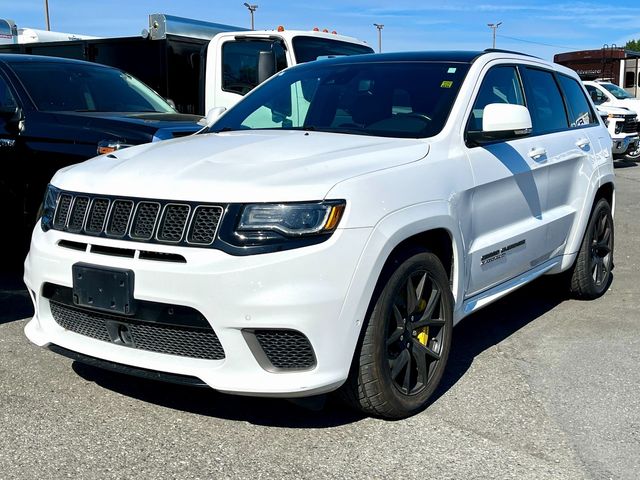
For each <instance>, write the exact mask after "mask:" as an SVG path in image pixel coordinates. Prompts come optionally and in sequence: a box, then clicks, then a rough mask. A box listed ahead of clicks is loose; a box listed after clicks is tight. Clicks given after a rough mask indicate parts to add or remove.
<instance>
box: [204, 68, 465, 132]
mask: <svg viewBox="0 0 640 480" xmlns="http://www.w3.org/2000/svg"><path fill="white" fill-rule="evenodd" d="M468 69H469V65H468V64H461V63H449V62H389V63H384V62H374V61H372V62H369V63H351V64H346V63H343V62H340V63H334V62H332V61H330V60H320V61H317V62H312V63H309V64H306V65H304V66H299V67H294V68H291V69H288V70H284V71H283V72H280V73H279V74H277V75H276V76H275V77H274V78H273V79H272V80H270V81H268V82H267V83H265V84H263V85H262V86H260V87H258V88H257V89H256V90H254V91H253V93H251V94H250V95H249V96H247V97H245V98H244V99H243V100H242V101H241V102H240V103H238V104H237V105H236V106H235V107H234V108H232V109H231V110H230V111H229V112H228V113H227V114H226V115H224V116H223V117H222V118H221V119H220V120H219V121H218V122H216V123H215V124H214V125H213V127H212V128H211V131H214V132H221V131H231V130H264V129H278V130H316V131H324V132H337V133H345V134H358V135H377V136H383V137H401V138H423V137H431V136H433V135H436V134H437V133H438V132H440V130H442V127H443V126H444V123H445V122H446V120H447V117H448V116H449V112H450V111H451V107H452V105H453V102H454V100H455V97H456V95H457V93H458V90H459V89H460V85H461V84H462V81H463V80H464V77H465V75H466V73H467V70H468Z"/></svg>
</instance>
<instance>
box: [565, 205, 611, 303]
mask: <svg viewBox="0 0 640 480" xmlns="http://www.w3.org/2000/svg"><path fill="white" fill-rule="evenodd" d="M613 249H614V225H613V215H612V214H611V206H610V205H609V202H608V201H607V200H606V199H604V198H601V199H599V200H598V201H597V202H596V204H595V206H594V207H593V211H592V212H591V218H590V219H589V224H588V225H587V230H586V231H585V234H584V238H583V240H582V244H581V246H580V251H579V252H578V257H577V258H576V261H575V263H574V265H573V267H572V270H571V284H570V291H571V293H572V294H573V295H574V296H576V297H578V298H583V299H594V298H598V297H600V296H601V295H602V294H604V292H606V291H607V289H608V288H609V284H610V283H611V279H612V274H611V271H612V270H613Z"/></svg>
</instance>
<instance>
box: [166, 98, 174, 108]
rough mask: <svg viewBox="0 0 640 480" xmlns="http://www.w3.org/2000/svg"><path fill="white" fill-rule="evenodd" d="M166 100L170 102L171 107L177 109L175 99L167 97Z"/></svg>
mask: <svg viewBox="0 0 640 480" xmlns="http://www.w3.org/2000/svg"><path fill="white" fill-rule="evenodd" d="M165 100H166V101H167V103H168V104H169V106H170V107H171V108H173V109H174V110H176V102H174V101H173V100H171V99H170V98H165Z"/></svg>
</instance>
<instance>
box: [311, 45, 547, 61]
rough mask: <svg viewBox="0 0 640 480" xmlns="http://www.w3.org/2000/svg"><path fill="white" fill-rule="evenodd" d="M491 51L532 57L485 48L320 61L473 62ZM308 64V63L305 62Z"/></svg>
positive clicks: (373, 55)
mask: <svg viewBox="0 0 640 480" xmlns="http://www.w3.org/2000/svg"><path fill="white" fill-rule="evenodd" d="M491 53H502V54H508V55H521V56H524V57H530V58H535V57H532V56H531V55H527V54H526V53H520V52H512V51H509V50H498V49H495V50H494V49H487V50H484V51H473V50H441V51H422V52H394V53H369V54H363V55H350V56H342V57H334V58H329V59H323V60H322V61H331V62H332V63H360V62H362V63H368V62H372V61H376V62H455V63H473V62H474V61H475V60H476V59H478V58H479V57H481V56H483V55H488V54H491ZM307 65H308V64H307Z"/></svg>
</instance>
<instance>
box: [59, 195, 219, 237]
mask: <svg viewBox="0 0 640 480" xmlns="http://www.w3.org/2000/svg"><path fill="white" fill-rule="evenodd" d="M222 213H223V207H221V206H219V205H207V204H198V203H193V202H184V203H182V202H181V203H176V202H171V201H161V200H147V199H137V198H117V197H103V196H95V197H92V196H90V195H86V194H75V193H70V192H62V193H60V196H59V197H58V202H57V207H56V211H55V214H54V217H53V228H54V229H55V230H61V231H67V232H70V233H77V234H82V235H93V236H104V237H108V238H115V239H121V240H132V241H138V242H148V243H165V244H174V245H175V244H180V245H184V246H196V247H197V246H208V245H211V244H212V243H213V241H214V240H215V237H216V232H217V229H218V224H219V223H220V218H221V217H222Z"/></svg>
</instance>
